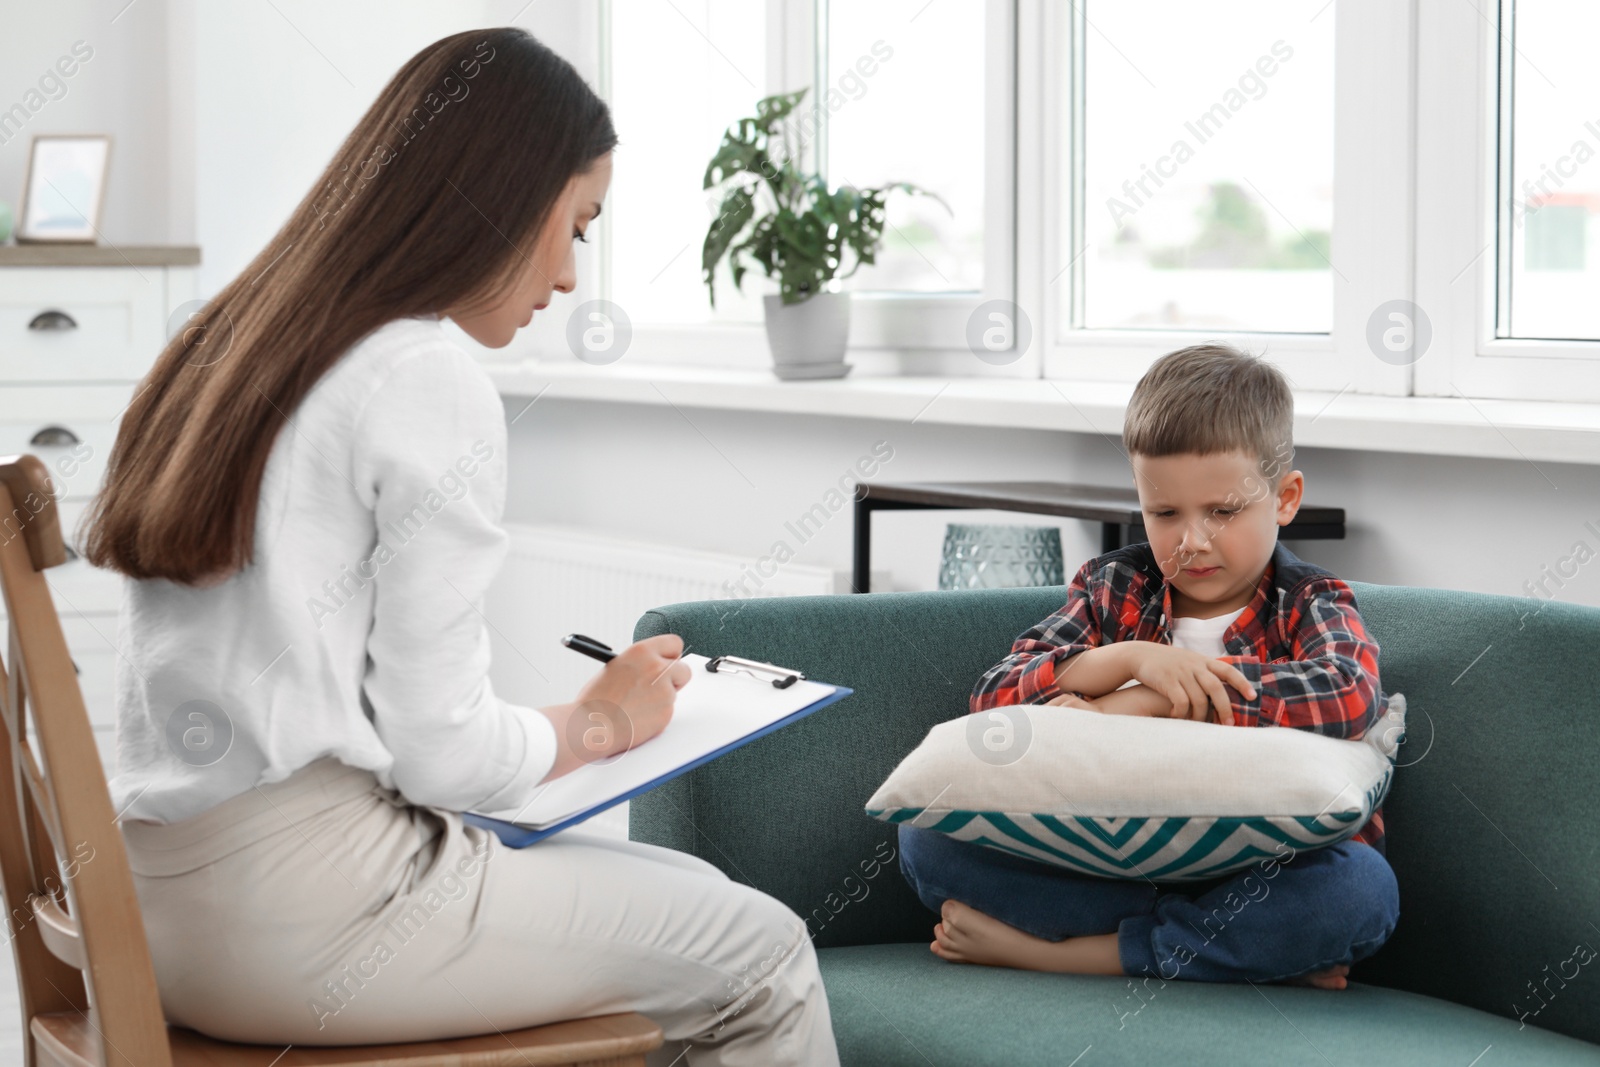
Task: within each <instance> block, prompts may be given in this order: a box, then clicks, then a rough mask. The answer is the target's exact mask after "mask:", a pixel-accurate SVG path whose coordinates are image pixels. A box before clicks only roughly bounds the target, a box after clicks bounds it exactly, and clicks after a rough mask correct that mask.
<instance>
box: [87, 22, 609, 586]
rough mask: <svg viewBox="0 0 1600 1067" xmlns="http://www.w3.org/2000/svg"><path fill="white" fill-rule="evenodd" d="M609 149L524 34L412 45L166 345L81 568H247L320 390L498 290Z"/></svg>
mask: <svg viewBox="0 0 1600 1067" xmlns="http://www.w3.org/2000/svg"><path fill="white" fill-rule="evenodd" d="M616 140H617V138H616V133H615V131H614V130H613V128H612V125H611V118H610V113H609V111H608V109H607V108H606V105H605V102H604V101H602V100H601V99H600V98H599V97H598V96H596V95H595V93H594V92H593V91H592V90H591V89H590V88H589V86H588V85H586V84H585V83H584V81H583V79H582V78H581V77H580V76H579V75H578V73H577V72H576V71H575V70H573V68H572V66H571V65H570V64H569V63H567V62H566V60H564V59H562V58H561V57H560V56H558V55H556V54H555V53H554V52H552V51H551V50H550V49H549V48H547V47H545V46H544V45H542V44H540V43H539V42H538V41H537V40H535V39H534V38H533V37H532V36H531V35H529V34H528V33H527V32H526V31H524V30H521V29H517V28H514V27H504V28H494V29H484V30H472V31H468V32H466V33H458V34H455V35H453V36H450V37H446V38H444V39H443V40H440V41H436V42H435V43H433V44H431V45H429V46H428V47H426V48H424V49H423V50H422V51H420V52H418V53H417V54H416V55H415V56H413V57H412V58H411V59H410V60H409V61H408V62H407V63H406V64H405V66H403V67H402V68H400V71H399V72H398V73H397V74H395V76H394V77H393V78H392V79H391V80H390V81H389V84H388V85H386V86H384V89H383V91H382V92H381V93H379V94H378V99H377V100H376V102H374V103H373V105H372V106H371V107H370V108H369V109H368V110H367V113H366V114H365V115H363V116H362V118H361V121H360V122H359V123H357V125H356V128H355V129H354V131H352V132H351V134H350V136H349V137H348V138H346V139H345V142H344V144H342V145H341V146H340V147H339V150H338V151H337V152H336V153H335V154H334V157H333V159H332V161H331V162H329V164H328V167H327V169H326V170H325V171H324V172H323V174H322V176H321V178H319V179H318V180H317V183H316V185H315V186H314V187H313V188H312V190H311V192H310V193H308V194H307V195H306V197H305V199H303V200H302V201H301V202H300V204H299V206H298V207H296V208H295V210H294V212H293V214H291V215H290V217H289V220H288V222H286V223H285V224H284V226H283V228H282V229H281V230H279V231H278V233H277V235H276V236H275V237H273V239H272V240H271V241H269V242H268V243H267V246H266V247H265V248H263V249H262V250H261V252H260V254H259V255H257V256H256V258H255V259H254V260H253V261H252V262H251V263H250V265H249V266H248V267H246V268H245V269H244V271H243V272H242V273H241V274H240V275H239V276H238V277H237V278H235V279H234V280H233V281H231V282H229V283H228V285H226V286H225V287H224V288H223V290H222V291H221V292H220V293H218V294H217V295H216V296H215V297H214V298H213V299H211V300H210V301H209V302H208V303H207V304H206V305H205V307H204V308H202V309H201V310H200V311H199V312H197V314H196V315H195V316H194V317H193V318H192V319H191V320H190V322H189V323H188V325H187V326H186V327H185V328H184V329H182V330H181V331H179V332H178V333H177V334H176V335H175V336H174V337H173V338H172V340H170V341H169V342H168V343H167V345H166V347H164V348H163V349H162V350H161V354H160V356H158V357H157V358H156V361H155V364H154V365H153V367H152V368H151V370H150V373H149V374H148V375H146V377H145V378H144V380H143V382H141V383H140V387H139V391H138V393H137V394H136V396H135V399H134V401H133V403H132V404H131V405H129V407H128V410H127V412H126V413H125V414H124V416H123V419H122V426H121V428H120V430H119V431H118V433H117V440H116V444H115V445H114V446H113V448H112V450H111V455H110V457H109V461H108V469H107V473H106V483H105V487H104V488H103V489H102V491H101V492H100V494H99V496H98V497H97V498H96V500H95V501H94V503H93V505H92V506H91V508H90V515H89V524H88V526H87V529H86V533H85V536H84V538H83V542H84V543H83V552H84V555H85V556H87V557H88V559H89V560H90V561H91V562H93V563H94V564H95V565H97V566H101V567H109V568H111V569H113V570H116V571H120V572H121V573H123V574H126V575H129V576H130V577H134V578H166V579H169V580H171V581H175V582H180V583H183V584H186V585H209V584H213V583H214V582H216V581H220V580H221V579H222V578H224V577H226V576H227V575H228V574H229V573H231V572H233V571H234V570H237V569H238V568H240V567H243V566H246V565H248V564H249V563H250V561H251V559H252V556H253V552H254V540H255V538H254V534H255V521H256V505H257V502H258V499H259V496H260V488H261V479H262V474H263V471H264V470H265V468H266V465H267V458H268V455H269V454H270V452H271V450H272V445H273V442H274V441H275V440H276V438H277V436H278V434H279V433H280V432H281V431H282V429H283V425H284V423H285V422H286V421H287V420H288V418H289V416H290V415H291V414H292V413H293V412H294V410H295V409H296V408H297V407H298V406H299V404H300V401H301V400H302V399H304V397H305V395H306V394H307V393H308V392H309V391H310V390H311V387H312V386H313V385H315V384H316V382H317V381H318V380H319V379H320V378H321V377H322V376H323V374H325V373H326V372H327V371H328V369H329V368H330V367H332V366H333V365H334V364H335V363H336V362H337V361H338V360H339V357H340V356H341V355H343V354H344V353H345V352H346V351H347V350H348V349H349V348H350V347H351V346H352V345H354V344H355V343H356V342H358V341H359V340H361V339H362V338H364V337H365V336H367V334H369V333H370V332H372V331H373V330H375V329H377V328H378V327H380V326H382V325H384V324H385V323H387V322H390V321H392V320H394V319H396V318H400V317H402V316H408V315H426V314H430V313H443V312H444V311H445V310H446V309H456V308H460V307H463V306H476V305H478V304H480V303H484V302H487V301H489V300H492V299H494V298H495V297H496V296H498V295H499V294H502V293H503V292H505V291H506V287H507V286H509V285H510V284H512V283H513V282H514V281H515V279H516V277H517V275H518V274H519V272H520V271H521V270H522V269H524V268H525V265H526V260H525V259H524V257H523V253H522V252H521V251H520V250H519V249H521V248H523V247H527V244H526V243H527V242H528V241H530V240H534V239H536V238H537V235H538V234H539V233H540V231H541V229H542V228H543V225H544V222H545V219H546V218H547V216H548V215H549V213H550V211H551V209H552V208H553V207H554V205H555V203H556V201H557V200H558V199H559V197H560V196H561V193H562V192H563V190H564V189H565V188H566V186H567V183H568V182H569V181H570V180H571V179H572V178H573V177H574V176H575V175H578V174H580V173H583V172H584V171H586V170H587V169H588V168H589V167H590V166H592V165H593V164H594V163H595V162H596V160H597V159H598V158H599V157H601V156H603V155H605V154H606V153H607V152H608V151H610V150H611V149H612V147H614V146H615V144H616ZM485 294H494V295H492V296H485Z"/></svg>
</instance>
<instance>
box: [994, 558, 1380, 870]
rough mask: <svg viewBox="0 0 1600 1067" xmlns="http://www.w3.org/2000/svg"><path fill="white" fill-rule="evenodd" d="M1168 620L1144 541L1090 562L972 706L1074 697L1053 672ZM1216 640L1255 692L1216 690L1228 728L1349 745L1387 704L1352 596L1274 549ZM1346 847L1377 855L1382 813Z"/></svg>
mask: <svg viewBox="0 0 1600 1067" xmlns="http://www.w3.org/2000/svg"><path fill="white" fill-rule="evenodd" d="M1171 617H1172V591H1171V586H1170V585H1169V584H1168V583H1167V581H1166V579H1165V578H1163V577H1162V574H1161V568H1160V566H1159V565H1158V564H1157V563H1156V559H1155V555H1154V554H1153V553H1152V552H1151V550H1150V545H1149V544H1148V543H1141V544H1137V545H1129V546H1127V547H1126V548H1120V549H1117V550H1116V551H1114V552H1108V553H1106V554H1105V555H1102V556H1098V557H1096V558H1094V559H1091V560H1090V561H1089V562H1087V563H1085V564H1084V565H1083V566H1082V567H1081V568H1079V570H1078V573H1077V575H1076V576H1075V577H1074V578H1073V579H1072V585H1071V586H1070V587H1068V589H1067V603H1066V605H1065V606H1064V607H1062V608H1061V609H1060V610H1059V611H1057V612H1056V613H1055V614H1053V615H1051V616H1050V617H1049V618H1047V619H1045V620H1044V621H1043V622H1040V623H1039V624H1038V625H1037V626H1034V627H1033V628H1031V629H1029V630H1027V631H1026V632H1024V633H1023V634H1021V635H1020V636H1019V637H1018V638H1017V639H1016V641H1015V642H1014V643H1013V644H1012V646H1011V654H1010V655H1008V656H1006V658H1005V659H1002V660H1001V661H1000V662H999V663H996V664H995V665H994V666H993V667H991V668H989V670H988V671H986V672H985V673H984V675H983V677H982V678H980V679H978V684H977V685H976V686H974V687H973V690H972V700H971V710H972V711H974V712H978V711H987V710H989V709H990V708H997V707H1004V706H1006V705H1008V704H1043V703H1045V702H1047V701H1049V700H1051V699H1052V698H1054V697H1058V696H1061V695H1062V694H1064V693H1068V692H1074V691H1073V690H1066V689H1062V688H1060V687H1059V686H1057V685H1056V664H1058V663H1060V662H1061V661H1063V660H1065V659H1067V658H1068V657H1069V656H1072V655H1075V654H1076V653H1079V652H1082V651H1084V650H1085V649H1090V648H1095V647H1097V646H1099V645H1103V644H1109V643H1112V642H1116V641H1158V642H1160V643H1162V644H1167V645H1170V644H1171V643H1172V636H1171V633H1170V631H1169V629H1168V625H1167V623H1168V620H1169V619H1170V618H1171ZM1222 639H1223V645H1224V647H1226V648H1227V650H1228V655H1226V656H1222V657H1220V658H1221V659H1222V660H1223V662H1225V663H1231V664H1233V665H1234V666H1235V667H1237V668H1238V669H1239V672H1240V673H1241V674H1243V675H1244V676H1245V678H1247V679H1249V681H1250V684H1251V685H1253V686H1254V687H1255V690H1256V696H1255V698H1254V699H1250V700H1247V699H1245V697H1244V695H1243V694H1241V693H1239V692H1238V691H1237V690H1235V689H1234V688H1233V687H1232V686H1226V687H1225V688H1226V689H1227V691H1228V695H1229V696H1230V697H1231V698H1232V703H1233V716H1234V724H1235V725H1237V726H1288V727H1292V728H1294V729H1297V730H1311V731H1314V732H1316V733H1319V734H1326V735H1327V736H1329V737H1338V738H1344V739H1346V740H1352V741H1353V740H1357V739H1359V738H1361V737H1362V736H1364V735H1365V734H1366V732H1367V729H1368V728H1369V727H1370V726H1372V724H1373V723H1375V722H1377V721H1378V720H1379V719H1381V718H1382V717H1383V714H1384V712H1385V710H1386V708H1387V704H1388V698H1387V697H1386V696H1385V695H1384V693H1383V690H1382V689H1381V688H1380V686H1379V684H1378V646H1377V645H1376V644H1375V643H1373V641H1372V639H1371V638H1370V637H1368V636H1367V631H1366V627H1365V626H1363V625H1362V623H1361V615H1360V613H1359V612H1358V611H1357V609H1356V599H1355V594H1354V593H1352V592H1351V591H1350V587H1349V586H1348V585H1346V584H1345V583H1344V582H1342V581H1340V580H1339V579H1338V578H1336V577H1335V576H1334V575H1333V574H1331V573H1329V572H1328V571H1326V570H1323V569H1322V568H1321V567H1318V566H1316V565H1315V564H1311V563H1307V562H1305V561H1304V560H1302V559H1300V558H1299V557H1297V556H1296V555H1295V554H1294V553H1292V552H1290V551H1289V550H1288V549H1287V548H1285V547H1284V546H1283V545H1282V544H1281V543H1280V544H1278V545H1277V547H1276V548H1275V549H1274V550H1273V553H1272V558H1271V560H1269V561H1268V563H1267V568H1266V571H1265V572H1264V573H1263V574H1262V575H1261V581H1260V582H1258V583H1257V585H1256V592H1255V595H1254V596H1253V597H1251V599H1250V603H1249V604H1248V605H1247V606H1246V607H1245V609H1244V611H1242V612H1240V613H1239V617H1238V618H1237V619H1235V620H1234V621H1233V623H1232V624H1231V625H1229V627H1228V629H1227V631H1226V632H1225V633H1224V634H1223V638H1222ZM1078 695H1079V696H1083V695H1084V694H1082V693H1079V694H1078ZM1353 840H1356V841H1363V842H1365V843H1367V844H1369V845H1371V846H1373V847H1374V848H1376V849H1377V850H1378V851H1379V852H1383V851H1384V829H1383V809H1382V808H1381V806H1380V807H1379V809H1378V810H1377V811H1375V812H1373V815H1372V818H1371V820H1370V821H1368V822H1367V824H1366V825H1365V826H1363V827H1362V828H1361V830H1360V831H1359V832H1358V833H1357V834H1356V835H1355V837H1354V838H1353Z"/></svg>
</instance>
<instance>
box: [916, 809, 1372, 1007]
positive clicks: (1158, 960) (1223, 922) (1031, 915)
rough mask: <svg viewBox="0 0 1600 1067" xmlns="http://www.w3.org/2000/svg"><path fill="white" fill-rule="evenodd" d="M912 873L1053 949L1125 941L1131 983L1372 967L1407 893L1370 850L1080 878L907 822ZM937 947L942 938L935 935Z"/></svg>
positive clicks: (936, 899)
mask: <svg viewBox="0 0 1600 1067" xmlns="http://www.w3.org/2000/svg"><path fill="white" fill-rule="evenodd" d="M900 872H901V873H902V874H903V875H905V878H906V881H907V882H909V883H910V884H911V888H912V889H914V890H916V893H917V896H918V897H920V898H921V900H922V902H923V903H924V904H926V905H927V906H928V907H929V908H932V909H933V910H934V911H938V910H939V909H940V906H941V905H942V904H943V903H944V902H945V901H946V900H958V901H960V902H961V903H963V904H966V905H969V906H970V907H973V908H976V909H977V910H978V911H981V912H983V913H984V914H985V915H989V916H991V917H993V918H996V919H999V920H1000V921H1001V922H1003V923H1005V924H1006V925H1008V926H1014V927H1016V928H1017V929H1019V930H1021V931H1023V932H1024V933H1028V934H1032V935H1033V936H1034V937H1040V938H1044V939H1045V940H1047V941H1060V940H1062V939H1063V938H1068V937H1082V936H1085V935H1088V934H1109V933H1115V934H1116V935H1117V953H1118V955H1119V956H1120V957H1121V960H1122V970H1123V971H1124V972H1125V973H1126V974H1130V975H1146V976H1148V977H1154V978H1161V979H1168V980H1170V979H1173V978H1187V979H1191V980H1194V981H1200V982H1243V981H1252V982H1277V981H1282V980H1283V979H1285V978H1294V977H1297V976H1299V975H1304V974H1310V973H1311V972H1313V971H1320V970H1324V969H1326V968H1328V967H1332V966H1335V965H1337V964H1341V963H1343V964H1351V963H1354V962H1355V961H1356V960H1360V959H1365V958H1366V957H1367V956H1370V955H1372V954H1373V953H1374V952H1376V951H1378V948H1379V947H1380V946H1381V945H1382V944H1383V943H1384V942H1385V941H1387V940H1388V939H1389V935H1390V934H1391V933H1393V932H1394V926H1395V922H1396V921H1397V920H1398V919H1399V917H1400V892H1399V887H1398V886H1397V885H1396V883H1395V877H1394V872H1393V871H1392V870H1390V868H1389V863H1388V861H1387V860H1385V859H1384V858H1383V856H1382V855H1381V854H1380V853H1379V852H1378V850H1377V849H1375V848H1373V847H1372V846H1371V845H1367V844H1364V843H1362V842H1358V841H1341V842H1339V843H1338V844H1335V845H1327V846H1325V847H1323V848H1316V849H1300V850H1298V851H1296V850H1293V849H1290V848H1289V847H1288V846H1284V849H1283V851H1282V858H1281V859H1278V860H1261V861H1259V862H1258V863H1257V864H1255V865H1254V866H1251V867H1248V868H1246V869H1245V870H1242V871H1237V872H1235V873H1233V874H1230V875H1227V876H1225V877H1223V878H1219V879H1216V880H1214V881H1209V882H1165V883H1162V882H1150V881H1144V880H1140V879H1132V880H1121V879H1112V878H1098V877H1095V876H1093V875H1087V874H1078V873H1075V872H1073V871H1069V870H1066V869H1064V868H1061V867H1052V866H1049V865H1046V864H1043V863H1036V862H1034V861H1033V860H1029V859H1024V858H1022V857H1020V856H1013V855H1011V854H1010V853H1008V852H1001V851H1000V850H998V849H993V848H989V847H988V846H986V845H975V844H972V843H970V842H967V841H957V840H956V839H955V838H953V837H948V836H946V835H944V834H941V833H938V832H937V831H934V830H925V829H922V828H920V827H915V826H911V825H910V824H908V823H901V824H900ZM930 940H931V938H930Z"/></svg>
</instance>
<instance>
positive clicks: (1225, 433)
mask: <svg viewBox="0 0 1600 1067" xmlns="http://www.w3.org/2000/svg"><path fill="white" fill-rule="evenodd" d="M1122 443H1123V446H1124V447H1125V448H1126V449H1127V450H1128V453H1129V455H1130V456H1131V455H1142V456H1172V455H1181V454H1184V453H1195V454H1198V455H1212V454H1215V453H1220V452H1235V451H1240V452H1244V453H1246V454H1247V455H1254V456H1257V457H1259V462H1260V464H1261V471H1262V474H1263V476H1264V477H1266V478H1267V479H1268V480H1269V481H1270V483H1271V485H1272V488H1273V490H1274V491H1276V490H1277V487H1278V482H1279V480H1280V479H1281V478H1282V476H1283V474H1284V472H1286V471H1287V470H1289V468H1290V465H1291V464H1292V462H1293V459H1294V394H1293V393H1292V392H1291V391H1290V389H1289V382H1288V380H1287V379H1286V378H1284V376H1283V372H1282V371H1280V370H1278V368H1277V367H1274V366H1273V365H1272V364H1270V363H1268V362H1267V361H1266V360H1264V359H1261V358H1259V357H1257V356H1252V355H1248V354H1246V353H1244V352H1241V351H1239V349H1237V348H1234V347H1233V346H1232V345H1225V344H1220V343H1217V342H1210V343H1207V344H1203V345H1191V346H1190V347H1188V348H1180V349H1178V350H1177V351H1176V352H1168V353H1167V354H1166V355H1164V356H1162V357H1161V358H1160V359H1158V360H1156V361H1155V362H1154V363H1152V364H1151V365H1150V369H1149V370H1148V371H1146V372H1145V375H1144V377H1143V378H1140V379H1139V384H1138V385H1136V386H1134V389H1133V399H1132V400H1130V401H1129V402H1128V413H1127V417H1126V418H1125V419H1124V421H1123V424H1122Z"/></svg>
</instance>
